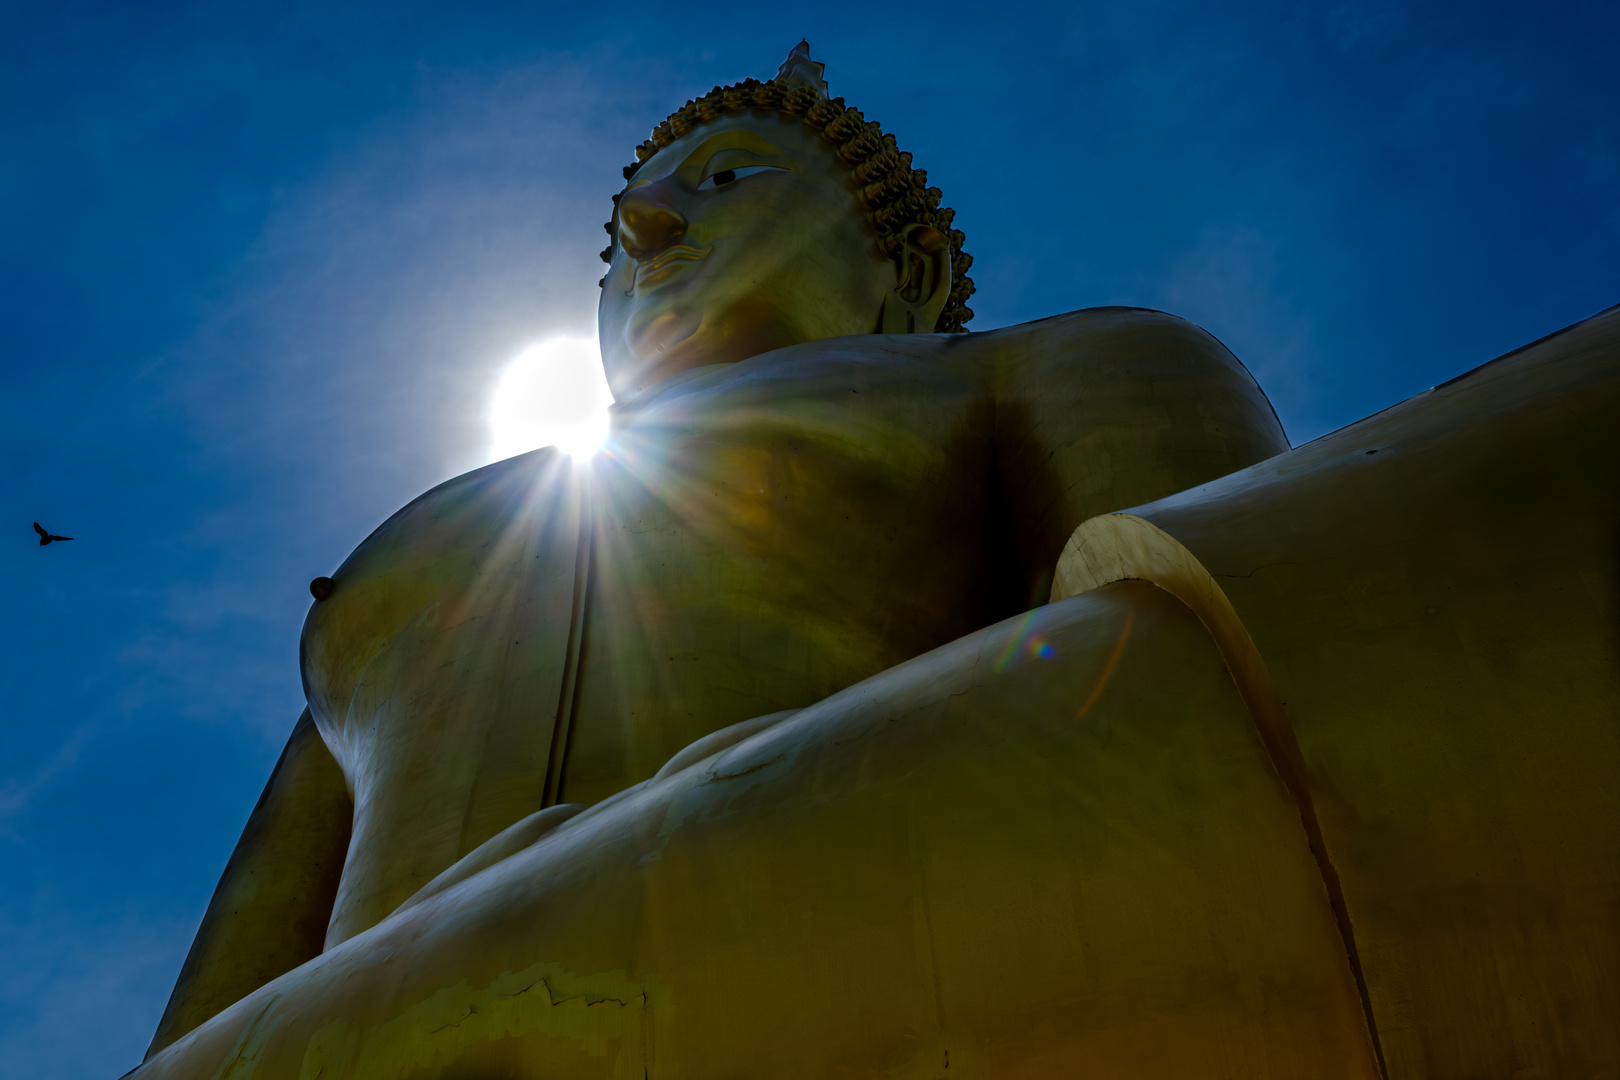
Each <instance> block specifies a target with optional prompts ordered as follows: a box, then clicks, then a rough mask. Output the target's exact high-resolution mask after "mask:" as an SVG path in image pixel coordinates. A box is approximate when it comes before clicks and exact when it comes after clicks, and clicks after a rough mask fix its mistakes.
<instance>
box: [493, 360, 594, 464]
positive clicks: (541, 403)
mask: <svg viewBox="0 0 1620 1080" xmlns="http://www.w3.org/2000/svg"><path fill="white" fill-rule="evenodd" d="M611 404H613V394H612V393H611V392H610V391H609V390H608V385H607V379H606V378H604V377H603V375H602V356H601V353H600V352H599V351H598V349H597V344H596V339H595V338H585V337H554V338H547V339H546V340H545V341H541V342H537V343H535V344H533V345H530V346H529V347H528V348H526V349H524V350H523V351H522V352H520V353H518V355H517V356H516V357H515V358H514V359H513V360H512V362H511V363H510V364H508V365H506V370H504V371H502V372H501V377H500V378H499V379H498V380H496V383H495V392H494V394H493V395H492V396H491V397H490V402H489V434H490V454H491V455H492V457H493V458H494V460H496V461H499V460H501V459H502V458H509V457H511V456H513V455H514V454H522V453H526V452H528V451H530V450H533V449H535V448H536V447H541V446H555V447H557V448H558V449H560V450H563V451H564V452H566V453H568V454H571V455H573V457H574V458H575V459H576V460H583V459H585V458H588V457H590V456H591V454H593V453H595V452H596V448H597V447H598V446H600V445H601V443H602V440H603V439H605V438H606V437H607V433H608V414H607V408H608V406H609V405H611Z"/></svg>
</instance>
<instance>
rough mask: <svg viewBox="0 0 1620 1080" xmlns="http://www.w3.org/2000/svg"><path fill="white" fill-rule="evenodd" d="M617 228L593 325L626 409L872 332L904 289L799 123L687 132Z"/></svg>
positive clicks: (849, 191) (822, 149)
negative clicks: (750, 362) (683, 383)
mask: <svg viewBox="0 0 1620 1080" xmlns="http://www.w3.org/2000/svg"><path fill="white" fill-rule="evenodd" d="M618 227H619V232H618V236H617V241H618V242H617V244H616V245H615V246H614V251H613V262H612V265H611V267H610V268H609V269H608V273H607V278H606V280H605V282H604V284H603V289H602V302H601V309H600V314H599V319H598V326H599V329H600V333H601V340H602V359H603V364H604V366H605V367H606V369H607V377H608V382H609V384H610V385H611V386H612V387H613V391H614V394H615V396H617V397H619V398H621V399H622V398H624V397H626V396H627V395H629V394H633V393H635V392H636V391H638V390H640V389H642V388H643V387H646V386H650V385H652V384H653V383H656V382H660V381H662V380H663V379H667V378H669V377H670V376H671V375H675V374H678V373H679V372H681V371H685V370H687V369H689V368H694V367H699V366H702V365H704V364H716V363H728V362H732V361H737V360H746V359H747V358H748V357H751V356H757V355H759V354H760V353H763V352H768V351H770V350H772V349H778V348H782V347H783V346H787V345H793V344H797V343H798V342H801V341H813V340H816V339H818V338H826V337H836V336H839V335H843V334H865V333H872V332H873V331H874V330H876V329H878V323H879V315H880V312H881V311H882V310H883V304H884V300H885V297H886V296H887V295H888V294H889V293H890V292H892V291H893V290H894V289H895V287H896V272H897V271H896V263H895V261H894V260H891V259H888V258H886V257H885V256H884V255H883V253H882V252H881V250H880V249H879V247H878V245H877V241H876V239H875V236H874V234H873V233H872V231H871V230H870V228H868V226H867V225H866V223H865V220H864V213H863V210H862V208H861V205H860V202H859V200H858V196H857V192H856V189H855V186H854V184H853V182H852V181H851V179H850V175H849V167H848V166H847V165H844V164H843V163H841V162H840V161H839V160H838V159H837V157H836V156H835V155H834V153H833V152H832V150H831V149H830V148H829V147H828V146H827V144H826V143H825V142H824V141H823V140H822V139H821V137H820V135H819V133H818V132H816V131H815V130H814V129H812V128H809V127H807V126H806V125H805V124H804V123H803V122H802V121H801V120H800V119H798V118H797V117H789V116H781V115H779V114H774V113H772V114H753V115H740V116H734V117H725V118H722V119H718V120H715V121H712V122H710V123H707V124H701V125H699V126H698V127H696V128H694V129H693V130H692V131H689V132H687V133H686V135H684V136H682V137H681V138H679V139H677V140H676V141H674V142H672V143H670V144H669V145H668V146H666V147H664V148H663V149H662V150H660V151H659V152H658V153H657V154H655V155H654V156H653V157H652V158H650V159H648V160H647V161H646V162H645V163H644V164H643V165H642V166H641V168H640V169H639V170H638V171H637V172H636V174H635V175H634V176H633V177H632V178H631V180H630V183H629V184H628V186H627V187H626V188H625V190H624V193H623V195H622V196H621V197H620V199H619V212H618ZM947 278H948V275H947ZM935 314H936V315H937V312H936V313H935ZM932 328H933V321H932V319H930V320H929V321H928V325H927V326H926V327H919V329H927V330H931V329H932Z"/></svg>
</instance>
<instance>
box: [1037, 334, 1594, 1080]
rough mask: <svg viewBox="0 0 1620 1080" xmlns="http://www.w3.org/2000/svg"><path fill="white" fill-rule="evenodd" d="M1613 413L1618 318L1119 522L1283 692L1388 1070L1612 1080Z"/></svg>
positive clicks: (1564, 336) (1543, 345) (1411, 1074)
mask: <svg viewBox="0 0 1620 1080" xmlns="http://www.w3.org/2000/svg"><path fill="white" fill-rule="evenodd" d="M1617 413H1620V310H1610V311H1609V312H1606V313H1604V314H1603V315H1601V316H1598V317H1595V318H1593V319H1591V320H1588V321H1587V322H1585V323H1582V324H1579V325H1577V326H1575V327H1572V328H1570V329H1569V330H1566V331H1564V332H1562V333H1560V334H1557V335H1554V336H1553V337H1551V338H1548V339H1546V340H1544V341H1542V342H1538V343H1537V344H1535V345H1533V346H1530V347H1528V348H1526V349H1524V350H1521V351H1519V352H1517V353H1515V354H1511V355H1509V356H1508V357H1505V358H1503V359H1501V360H1498V361H1496V362H1495V363H1493V364H1489V365H1486V366H1485V367H1483V368H1481V369H1479V370H1477V371H1475V372H1472V373H1470V374H1469V375H1467V376H1465V377H1463V378H1461V379H1458V380H1454V381H1453V382H1452V383H1449V384H1447V385H1445V386H1442V387H1439V388H1436V389H1435V390H1431V391H1429V392H1428V393H1426V394H1422V395H1419V396H1418V397H1415V398H1413V399H1411V400H1410V401H1407V402H1403V403H1402V404H1400V405H1398V406H1396V407H1394V408H1392V409H1389V410H1386V411H1385V412H1383V413H1380V414H1378V415H1377V416H1374V417H1372V418H1370V419H1368V420H1364V421H1362V422H1361V423H1359V424H1355V425H1352V426H1351V427H1348V428H1345V429H1344V430H1342V431H1339V432H1335V433H1334V434H1332V435H1329V436H1326V437H1324V438H1322V439H1319V440H1317V441H1316V442H1314V443H1311V444H1309V445H1306V446H1302V447H1300V448H1298V449H1296V450H1294V451H1291V452H1290V453H1288V454H1287V455H1284V456H1282V457H1279V458H1276V459H1273V460H1272V461H1269V462H1265V463H1262V464H1260V465H1257V466H1254V467H1252V468H1250V469H1247V470H1244V471H1243V472H1240V473H1237V474H1234V475H1232V476H1229V477H1226V478H1224V479H1222V480H1219V481H1216V482H1215V483H1212V484H1209V485H1205V486H1204V487H1202V488H1199V489H1196V490H1193V491H1189V492H1185V493H1183V494H1181V495H1177V496H1174V497H1172V498H1170V499H1166V500H1164V501H1162V502H1158V503H1155V504H1152V505H1149V506H1145V507H1138V508H1137V509H1135V510H1133V511H1132V515H1134V516H1135V517H1137V518H1140V519H1145V521H1146V522H1151V523H1152V526H1153V527H1155V529H1156V530H1162V531H1163V533H1165V534H1168V535H1169V536H1170V537H1173V538H1174V539H1175V541H1176V542H1178V546H1179V545H1185V550H1187V551H1190V552H1191V553H1192V554H1193V555H1195V556H1196V558H1197V560H1198V561H1199V562H1200V563H1201V564H1202V565H1203V566H1206V567H1208V568H1209V569H1210V571H1211V572H1212V573H1213V580H1214V581H1216V582H1218V583H1219V587H1220V589H1221V590H1222V592H1223V593H1224V595H1225V596H1227V597H1229V599H1230V605H1231V609H1232V611H1233V612H1234V613H1235V615H1236V616H1237V617H1239V618H1240V619H1241V623H1242V625H1243V626H1244V627H1245V628H1246V629H1247V631H1248V632H1249V633H1250V634H1252V636H1253V641H1254V644H1255V646H1256V648H1257V650H1258V654H1259V655H1260V656H1262V657H1263V658H1264V664H1265V667H1266V669H1267V670H1268V671H1269V673H1270V675H1271V677H1272V679H1273V680H1274V682H1275V686H1276V689H1277V692H1278V695H1279V697H1280V699H1281V701H1282V702H1284V703H1285V708H1286V712H1287V717H1288V718H1289V720H1290V721H1291V723H1292V729H1293V731H1294V732H1295V733H1296V734H1297V737H1298V743H1299V747H1300V751H1301V754H1302V757H1303V762H1304V766H1305V769H1306V774H1307V777H1308V783H1309V788H1310V794H1311V799H1312V802H1313V804H1314V806H1315V809H1316V812H1317V814H1318V815H1319V818H1320V821H1321V825H1322V830H1323V834H1324V837H1325V840H1326V843H1327V846H1328V850H1329V852H1330V854H1331V858H1332V861H1333V864H1334V865H1335V866H1336V868H1337V871H1338V874H1339V877H1340V880H1341V881H1342V883H1343V888H1344V894H1345V898H1346V902H1347V905H1348V908H1349V913H1350V916H1351V919H1352V922H1353V925H1354V935H1355V941H1356V944H1357V947H1358V950H1359V953H1360V958H1361V962H1362V966H1363V969H1364V971H1365V974H1366V979H1367V984H1368V989H1369V993H1370V997H1371V1002H1372V1007H1373V1012H1374V1014H1375V1016H1376V1017H1377V1024H1378V1031H1379V1034H1380V1037H1381V1040H1382V1043H1383V1048H1384V1051H1385V1054H1386V1056H1387V1058H1388V1062H1389V1068H1390V1074H1391V1075H1392V1076H1397V1077H1431V1076H1448V1077H1450V1076H1455V1077H1466V1076H1507V1075H1511V1076H1516V1077H1549V1078H1550V1077H1565V1076H1600V1075H1612V1074H1614V1073H1616V1072H1620V1025H1617V1024H1616V1023H1615V1018H1616V1017H1617V1016H1620V786H1617V785H1616V783H1615V777H1616V776H1617V775H1620V602H1617V597H1620V581H1617V575H1616V561H1617V558H1620V548H1617V538H1620V499H1617V498H1616V495H1617V492H1620V430H1617V428H1616V425H1615V423H1614V418H1615V416H1616V415H1617ZM1104 546H1106V545H1104ZM1094 561H1100V560H1094ZM1077 569H1078V568H1077ZM1139 569H1140V567H1139ZM1153 572H1157V571H1155V570H1152V569H1151V568H1150V569H1149V571H1148V572H1141V573H1139V575H1137V576H1144V577H1147V576H1151V574H1152V573H1153ZM1061 575H1062V570H1061V569H1060V576H1061ZM1111 576H1113V575H1112V574H1110V573H1102V574H1100V575H1096V576H1095V578H1094V580H1104V579H1108V578H1109V577H1111Z"/></svg>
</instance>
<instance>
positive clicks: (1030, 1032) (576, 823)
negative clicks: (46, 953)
mask: <svg viewBox="0 0 1620 1080" xmlns="http://www.w3.org/2000/svg"><path fill="white" fill-rule="evenodd" d="M1166 670H1172V671H1175V672H1176V675H1177V677H1176V686H1175V692H1173V693H1167V692H1166V687H1165V684H1164V672H1165V671H1166ZM1172 793H1173V795H1172ZM249 1056H251V1059H252V1069H251V1071H250V1072H247V1073H244V1075H253V1076H257V1077H280V1076H287V1077H293V1076H299V1077H314V1076H316V1075H320V1076H322V1077H323V1078H329V1080H335V1078H341V1077H409V1076H459V1075H485V1074H493V1075H506V1074H508V1073H509V1072H511V1071H514V1070H515V1071H516V1074H517V1075H564V1076H575V1077H591V1076H603V1077H606V1076H641V1075H644V1074H645V1075H650V1076H690V1075H704V1076H708V1075H716V1074H719V1075H774V1076H800V1075H805V1076H809V1075H824V1074H825V1073H827V1072H848V1073H851V1074H854V1075H873V1074H877V1075H892V1076H919V1077H921V1076H938V1075H942V1074H943V1073H944V1070H945V1067H946V1061H947V1059H948V1061H949V1074H950V1075H952V1076H970V1077H971V1076H993V1077H1006V1076H1050V1075H1053V1074H1054V1073H1067V1072H1069V1071H1071V1070H1072V1068H1073V1067H1074V1063H1076V1062H1083V1063H1086V1064H1087V1066H1088V1067H1089V1068H1094V1069H1095V1070H1096V1071H1098V1072H1100V1073H1102V1074H1104V1075H1143V1076H1206V1075H1210V1074H1211V1073H1212V1072H1213V1073H1216V1074H1219V1075H1248V1076H1260V1077H1271V1076H1278V1077H1280V1076H1353V1077H1362V1078H1365V1077H1371V1076H1374V1075H1376V1072H1375V1069H1374V1067H1373V1064H1372V1056H1371V1053H1370V1050H1369V1047H1368V1044H1367V1041H1366V1038H1365V1035H1364V1033H1363V1030H1362V1025H1361V1015H1360V1007H1359V1004H1358V1002H1357V1000H1356V993H1355V987H1354V983H1353V980H1352V978H1351V976H1350V973H1349V970H1348V967H1347V964H1346V962H1345V957H1344V952H1343V949H1342V947H1341V945H1340V942H1339V939H1338V935H1337V932H1336V929H1335V927H1334V923H1333V918H1332V915H1331V912H1330V910H1329V907H1328V904H1327V901H1326V897H1325V895H1324V893H1323V890H1322V886H1321V880H1320V877H1319V876H1318V874H1317V870H1316V867H1315V865H1314V863H1313V861H1312V859H1311V857H1310V855H1309V852H1308V850H1307V847H1306V844H1305V841H1304V837H1303V834H1302V832H1301V830H1300V826H1299V819H1298V816H1297V814H1296V813H1295V811H1294V807H1293V804H1292V802H1291V800H1290V797H1289V795H1288V792H1287V790H1286V788H1285V786H1284V785H1283V784H1282V783H1281V781H1280V779H1279V778H1278V777H1277V775H1276V773H1275V771H1274V770H1273V769H1272V768H1271V765H1270V761H1269V758H1268V755H1267V754H1266V751H1265V749H1264V747H1263V746H1262V744H1261V742H1260V740H1259V739H1258V738H1257V737H1256V735H1255V731H1254V726H1253V723H1252V721H1251V720H1250V718H1249V715H1248V712H1247V710H1246V708H1245V707H1244V705H1243V702H1242V699H1241V697H1240V696H1239V695H1238V694H1237V692H1236V690H1235V688H1234V687H1233V685H1232V682H1231V680H1230V678H1229V677H1228V676H1227V673H1226V670H1225V667H1224V665H1223V663H1222V660H1221V657H1220V654H1219V651H1218V650H1217V649H1216V648H1215V647H1214V645H1213V643H1212V642H1211V641H1210V639H1209V637H1208V636H1207V634H1206V632H1205V631H1204V629H1203V627H1202V625H1201V624H1200V623H1199V622H1198V620H1197V618H1196V617H1195V616H1194V615H1193V614H1192V613H1191V612H1190V611H1189V610H1188V609H1187V608H1185V607H1184V606H1183V605H1181V604H1180V603H1179V602H1178V601H1176V600H1174V599H1173V598H1171V597H1170V596H1169V595H1168V594H1166V593H1163V592H1161V591H1159V590H1157V589H1154V588H1152V587H1150V586H1146V585H1143V584H1139V583H1123V584H1120V585H1115V586H1110V587H1108V588H1105V589H1102V590H1098V591H1095V592H1092V593H1089V594H1087V595H1086V596H1082V597H1076V598H1075V599H1072V600H1068V601H1064V602H1062V603H1058V604H1053V605H1050V606H1048V607H1045V608H1042V609H1040V610H1038V611H1036V612H1033V613H1031V614H1029V615H1027V616H1022V617H1019V618H1017V619H1013V620H1008V621H1006V622H1003V623H1000V624H998V625H996V626H994V627H991V628H989V629H987V630H983V631H979V632H976V633H974V634H971V635H968V636H967V637H965V638H963V639H961V640H959V641H957V642H954V643H952V644H950V645H947V646H945V647H943V648H941V649H937V650H934V651H932V652H930V653H928V654H927V655H925V656H923V657H920V658H918V659H916V660H914V661H911V662H909V663H906V664H903V665H901V666H900V667H898V668H896V669H895V670H893V671H890V672H887V673H885V674H884V675H883V676H881V677H880V678H877V679H873V680H869V681H867V682H864V683H861V684H859V685H857V686H854V687H851V688H850V689H849V690H846V691H844V692H842V693H839V694H836V695H834V696H833V697H831V698H829V699H827V700H825V701H823V702H820V703H818V704H816V705H814V706H812V707H810V708H808V709H806V710H804V711H802V712H799V713H797V714H794V715H793V716H791V717H788V718H785V719H783V720H781V721H779V722H777V723H775V724H773V725H770V726H769V727H767V728H765V729H764V730H762V731H760V732H758V733H757V734H755V735H753V736H751V737H749V738H747V739H745V740H744V741H742V742H740V743H737V744H735V745H734V746H732V747H730V748H729V749H726V750H723V751H721V752H720V753H718V754H716V755H714V756H711V757H709V758H707V759H704V760H703V761H699V762H696V763H694V764H692V765H690V766H689V767H687V768H686V769H684V770H682V771H680V772H677V773H675V774H673V775H671V776H668V777H666V778H664V779H662V780H659V781H658V782H656V783H653V784H649V785H646V786H643V787H640V788H638V789H637V790H635V791H633V792H631V793H629V794H628V795H627V796H625V797H623V798H620V799H618V800H615V801H613V802H612V803H611V804H608V805H604V806H602V807H599V808H596V809H593V810H589V811H587V812H585V813H584V814H581V815H579V816H578V817H576V818H574V819H573V820H571V821H569V822H568V823H566V824H565V825H563V826H561V827H559V828H558V829H556V830H555V831H554V832H552V833H550V834H548V835H547V836H546V837H544V838H543V839H542V840H540V841H539V842H538V843H537V844H535V845H533V846H532V847H530V848H528V849H526V850H524V851H523V852H521V853H519V854H517V855H515V856H513V857H512V858H510V859H508V860H506V861H505V862H502V863H499V864H497V865H495V866H493V867H490V868H488V869H486V870H484V871H483V872H482V873H480V874H478V875H476V876H474V877H472V878H470V879H468V880H466V881H464V882H462V883H461V884H459V885H457V886H454V887H452V888H450V889H447V890H446V891H444V892H443V893H440V894H439V895H437V896H435V897H432V898H430V899H427V900H425V901H423V902H422V903H420V904H417V905H414V906H412V907H410V908H407V909H406V910H403V911H401V912H399V913H397V914H396V915H394V916H393V917H391V918H389V919H387V920H385V921H384V922H383V923H382V924H381V925H379V926H377V927H375V928H373V929H372V930H371V931H368V932H367V933H364V934H362V935H360V936H358V937H356V938H354V939H352V940H350V941H348V942H346V943H345V944H343V945H341V946H338V947H337V948H335V949H332V950H330V951H328V952H327V953H326V954H325V955H323V956H322V957H320V958H319V959H317V960H315V961H313V962H312V963H310V964H307V965H305V966H304V967H302V968H300V969H299V970H298V971H296V972H293V973H291V974H289V975H288V976H285V977H283V978H282V979H280V980H278V981H276V982H274V983H272V984H270V985H269V986H267V987H265V988H263V989H262V990H260V991H259V992H257V993H256V994H255V995H253V996H251V997H249V998H248V999H247V1000H245V1001H243V1002H241V1003H239V1004H238V1005H236V1006H234V1007H233V1008H231V1009H229V1010H227V1011H226V1012H225V1013H224V1014H222V1015H221V1016H219V1017H217V1018H215V1019H214V1020H213V1021H211V1022H209V1023H208V1024H205V1025H203V1026H202V1027H201V1028H199V1029H198V1030H197V1031H195V1032H193V1033H192V1034H191V1035H190V1036H188V1037H187V1038H186V1039H184V1040H182V1041H181V1042H179V1043H177V1044H176V1045H175V1046H173V1047H172V1048H170V1049H169V1050H168V1051H165V1052H164V1053H162V1054H160V1055H158V1056H156V1057H154V1058H153V1059H152V1060H151V1061H149V1062H148V1063H147V1065H146V1066H145V1067H144V1068H143V1069H142V1070H141V1072H140V1073H138V1074H137V1075H139V1076H141V1077H142V1078H143V1080H151V1078H155V1077H203V1076H208V1077H212V1076H214V1075H217V1073H218V1070H219V1069H220V1068H221V1063H222V1062H223V1063H226V1065H225V1067H226V1070H227V1074H229V1070H230V1069H231V1068H234V1067H235V1066H234V1065H231V1064H230V1063H231V1062H233V1061H238V1060H244V1061H245V1060H246V1059H247V1057H249ZM643 1070H645V1073H644V1072H643Z"/></svg>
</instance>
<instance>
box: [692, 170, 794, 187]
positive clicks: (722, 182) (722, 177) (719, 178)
mask: <svg viewBox="0 0 1620 1080" xmlns="http://www.w3.org/2000/svg"><path fill="white" fill-rule="evenodd" d="M762 172H787V170H786V169H784V168H781V167H780V166H777V165H744V166H742V167H740V168H736V169H721V170H720V171H719V172H717V173H713V174H711V175H710V176H709V177H708V178H707V179H705V180H704V181H703V183H701V184H699V185H698V190H699V191H712V190H713V189H715V188H721V187H725V186H726V185H727V184H735V183H736V182H737V181H738V180H741V179H742V178H743V177H745V176H753V175H754V174H756V173H762Z"/></svg>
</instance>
